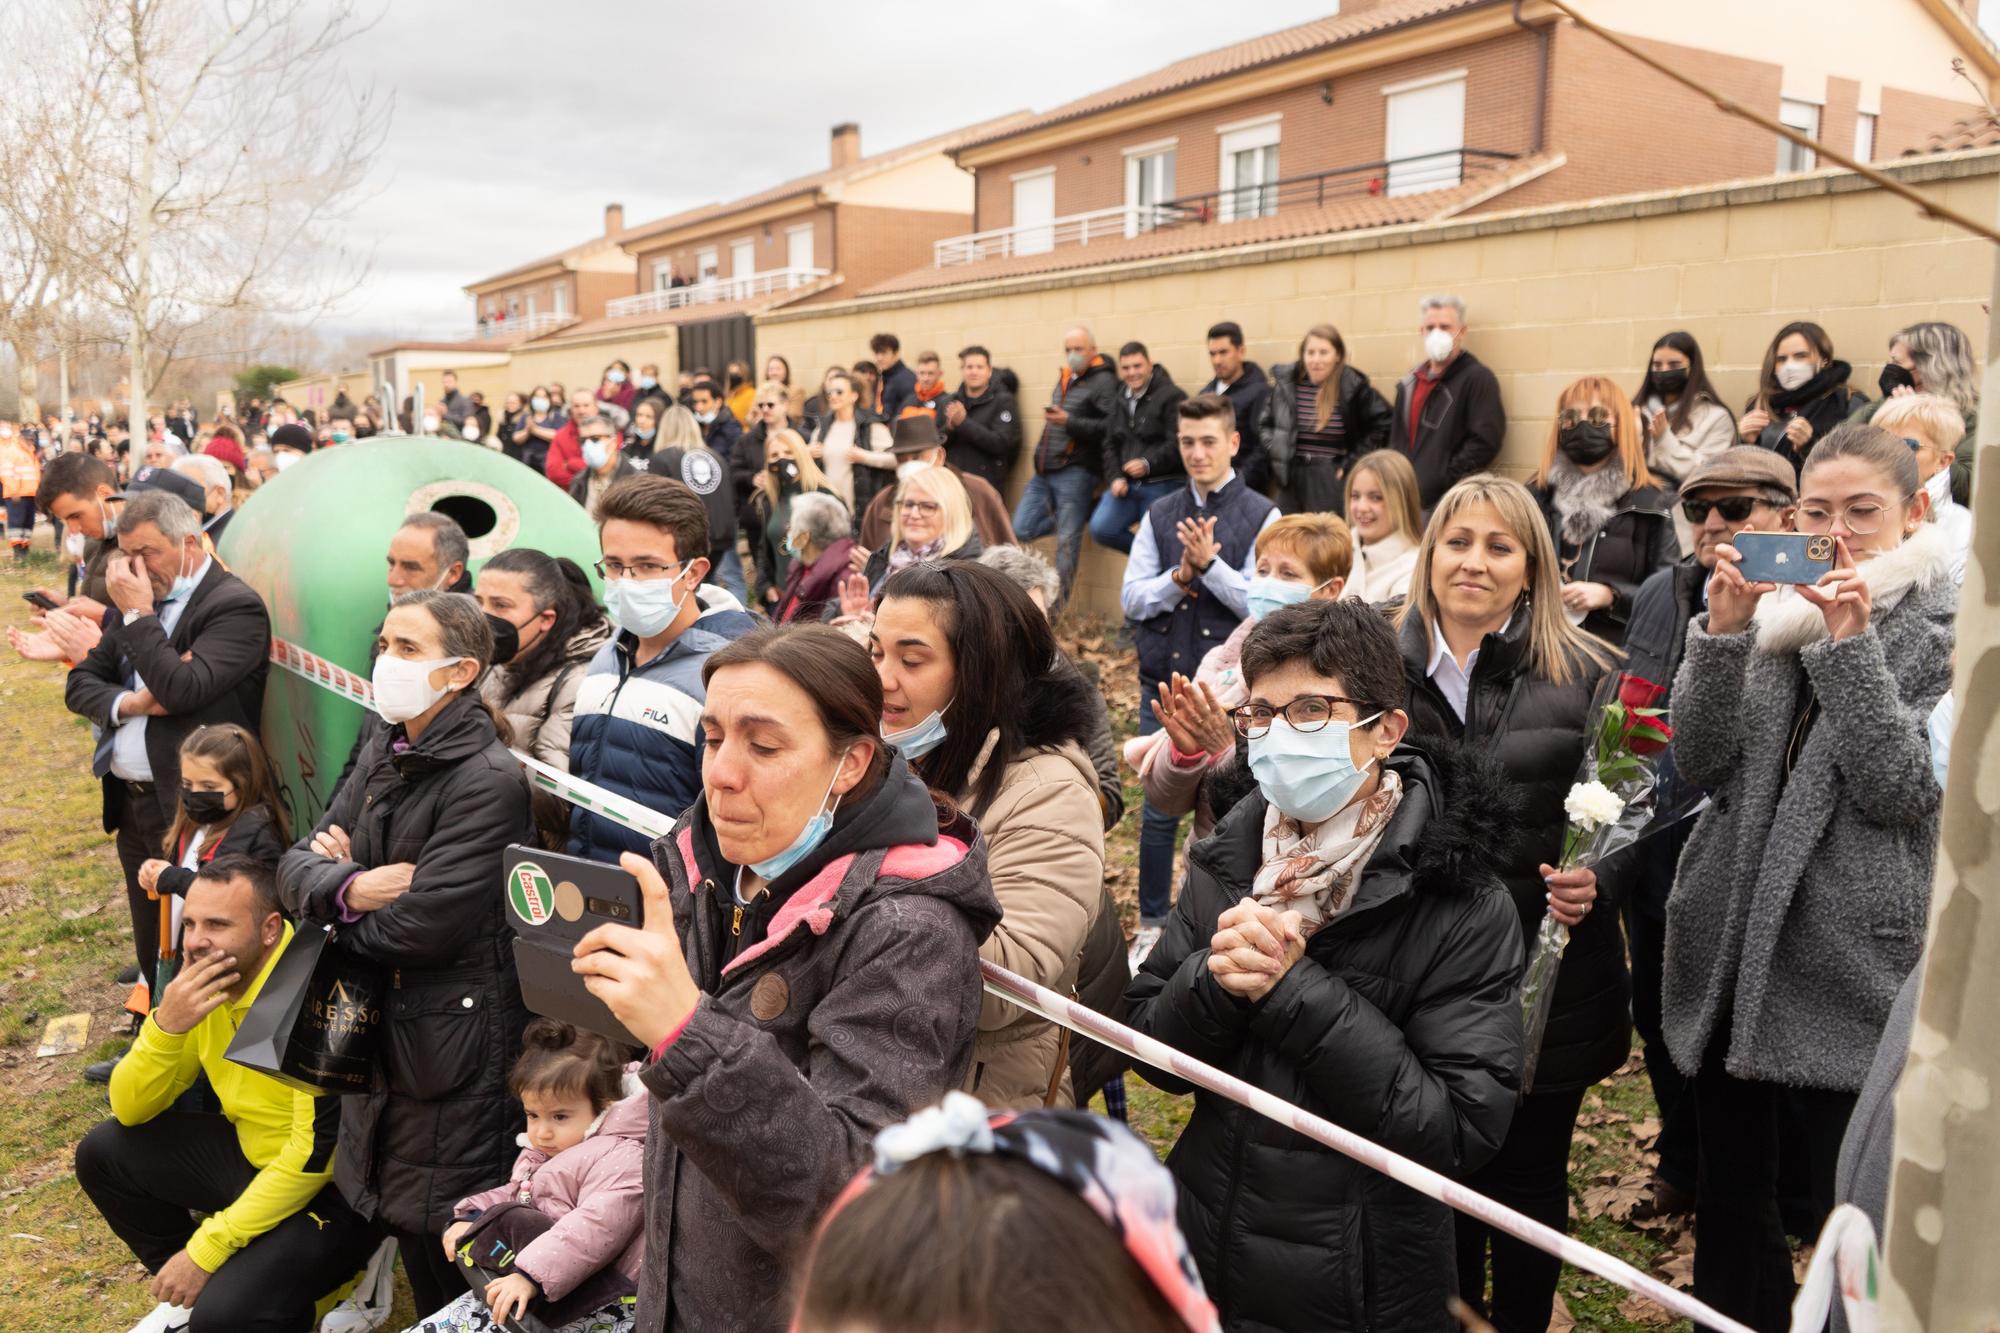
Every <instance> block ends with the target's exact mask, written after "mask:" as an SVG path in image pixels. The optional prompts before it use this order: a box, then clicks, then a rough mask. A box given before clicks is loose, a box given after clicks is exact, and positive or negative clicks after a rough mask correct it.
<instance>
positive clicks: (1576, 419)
mask: <svg viewBox="0 0 2000 1333" xmlns="http://www.w3.org/2000/svg"><path fill="white" fill-rule="evenodd" d="M1612 420H1613V418H1612V415H1611V409H1610V408H1608V407H1593V408H1591V409H1590V411H1588V412H1579V411H1578V410H1577V409H1575V408H1573V407H1565V408H1564V409H1563V410H1562V411H1560V412H1558V413H1556V425H1558V426H1560V427H1562V428H1563V429H1565V430H1567V429H1568V428H1569V427H1571V426H1580V425H1582V424H1583V423H1584V422H1586V421H1588V422H1589V423H1590V424H1591V425H1593V426H1608V425H1610V424H1611V422H1612Z"/></svg>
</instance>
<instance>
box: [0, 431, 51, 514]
mask: <svg viewBox="0 0 2000 1333" xmlns="http://www.w3.org/2000/svg"><path fill="white" fill-rule="evenodd" d="M41 484H42V463H41V460H40V459H39V458H37V457H35V449H34V446H33V445H31V444H29V443H28V442H27V441H26V440H24V439H22V438H21V437H20V436H18V435H16V436H14V437H13V438H12V439H8V440H0V492H4V494H5V495H6V497H7V498H8V499H9V500H32V499H34V498H35V491H36V490H37V489H38V488H39V487H40V486H41Z"/></svg>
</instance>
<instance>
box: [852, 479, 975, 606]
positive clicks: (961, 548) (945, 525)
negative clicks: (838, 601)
mask: <svg viewBox="0 0 2000 1333" xmlns="http://www.w3.org/2000/svg"><path fill="white" fill-rule="evenodd" d="M981 549H982V547H981V544H980V541H979V532H978V529H976V528H975V527H974V526H973V523H972V501H971V500H970V499H968V498H967V496H966V494H965V485H964V483H962V482H961V481H959V479H958V477H957V475H956V474H954V473H953V472H952V470H951V469H950V468H948V467H936V466H932V467H927V468H923V469H921V470H919V471H916V472H912V473H911V474H910V475H909V476H907V477H905V478H903V480H902V483H901V485H900V486H899V487H898V493H897V496H896V521H895V523H894V524H892V525H891V526H890V528H889V540H888V541H886V542H884V543H883V544H882V546H881V548H880V549H878V550H875V551H870V552H866V553H863V552H861V551H860V549H859V548H858V547H857V548H856V556H855V558H856V559H860V558H861V556H862V555H863V554H865V555H866V559H865V560H863V561H862V566H861V572H862V576H863V577H864V578H866V579H867V580H868V595H869V596H870V597H871V598H872V597H876V596H879V595H880V594H881V591H882V584H883V583H884V582H886V581H887V580H888V577H889V576H890V575H891V574H894V573H895V572H896V571H898V570H900V569H907V568H908V567H909V566H911V565H914V564H916V563H918V562H919V561H923V560H976V559H978V558H979V552H980V550H981ZM843 591H845V589H843Z"/></svg>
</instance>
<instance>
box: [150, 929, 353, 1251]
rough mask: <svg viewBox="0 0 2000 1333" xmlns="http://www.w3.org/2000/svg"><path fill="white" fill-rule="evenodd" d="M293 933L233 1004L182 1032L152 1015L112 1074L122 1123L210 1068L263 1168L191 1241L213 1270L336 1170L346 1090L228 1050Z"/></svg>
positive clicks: (225, 1110)
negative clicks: (280, 1072)
mask: <svg viewBox="0 0 2000 1333" xmlns="http://www.w3.org/2000/svg"><path fill="white" fill-rule="evenodd" d="M291 941H292V928H291V927H290V926H289V925H288V926H286V927H285V935H284V938H283V939H282V940H280V941H279V942H278V947H277V948H276V949H273V950H272V951H271V956H270V957H269V958H267V959H265V960H264V968H263V970H262V971H261V972H259V973H258V974H257V979H256V980H255V981H254V982H252V983H251V985H250V988H249V989H248V990H246V991H244V993H243V996H242V998H241V999H239V1000H237V1001H236V1002H235V1003H234V1004H225V1005H223V1006H222V1007H221V1008H219V1009H217V1010H215V1011H214V1012H213V1013H211V1014H209V1016H208V1017H206V1018H204V1019H202V1020H201V1022H200V1023H198V1024H196V1025H195V1028H194V1030H193V1031H192V1032H185V1033H181V1034H179V1035H178V1036H177V1035H175V1034H173V1033H171V1032H168V1031H166V1030H165V1029H164V1028H162V1027H161V1026H160V1024H159V1022H158V1020H157V1019H156V1018H153V1017H148V1018H147V1019H146V1025H145V1026H144V1027H142V1028H141V1029H140V1030H139V1037H138V1040H136V1041H134V1042H133V1043H132V1049H131V1050H130V1051H129V1052H127V1053H126V1055H125V1058H124V1059H122V1060H120V1061H119V1062H118V1066H117V1068H116V1069H114V1070H113V1071H112V1074H111V1114H113V1115H115V1116H117V1117H118V1123H119V1124H121V1125H140V1124H144V1123H145V1122H146V1121H148V1120H151V1119H152V1118H153V1117H154V1116H156V1115H158V1114H159V1113H160V1112H162V1111H164V1110H166V1109H167V1108H168V1107H169V1106H171V1105H172V1104H173V1101H174V1099H175V1098H176V1097H178V1096H180V1095H181V1094H182V1093H183V1092H186V1091H187V1090H188V1089H189V1088H190V1087H192V1086H193V1085H194V1080H195V1075H196V1074H198V1073H206V1074H207V1075H208V1081H209V1084H210V1086H211V1087H213V1088H214V1089H215V1095H216V1097H217V1098H218V1099H220V1100H221V1102H222V1114H223V1115H224V1116H226V1117H228V1119H229V1122H230V1123H231V1124H233V1125H235V1126H236V1143H237V1146H238V1147H240V1148H241V1149H242V1150H243V1156H244V1158H245V1159H246V1160H248V1161H249V1163H250V1165H252V1166H254V1167H256V1168H257V1176H256V1178H255V1179H254V1180H252V1181H251V1182H250V1183H249V1185H248V1186H246V1187H245V1188H244V1190H243V1192H242V1193H241V1194H239V1195H237V1196H236V1201H235V1202H234V1203H231V1204H230V1205H229V1206H228V1207H227V1208H224V1209H223V1210H222V1211H221V1212H218V1213H211V1214H210V1215H209V1217H208V1219H207V1220H206V1221H204V1222H203V1223H202V1224H201V1225H200V1226H199V1227H198V1228H196V1229H195V1233H194V1235H193V1236H192V1237H190V1238H189V1240H188V1243H187V1253H188V1258H190V1259H192V1260H194V1261H195V1263H197V1264H199V1265H200V1266H201V1268H202V1271H204V1272H208V1273H213V1272H214V1271H215V1270H216V1269H218V1268H220V1267H222V1265H223V1263H224V1262H226V1261H227V1260H228V1258H229V1256H230V1255H232V1254H234V1253H236V1252H237V1251H238V1250H240V1249H242V1248H243V1247H244V1246H245V1245H248V1244H249V1243H250V1242H251V1241H253V1240H255V1239H256V1238H257V1237H259V1236H261V1235H263V1234H264V1233H265V1232H267V1231H269V1230H270V1229H271V1228H273V1227H275V1226H277V1225H278V1224H279V1223H280V1222H282V1221H284V1220H285V1219H286V1218H288V1217H290V1216H291V1215H292V1214H293V1213H296V1212H297V1211H299V1209H301V1208H303V1207H305V1206H306V1203H307V1202H308V1201H309V1200H311V1198H312V1197H313V1195H315V1194H317V1193H319V1191H320V1187H321V1186H323V1185H325V1184H326V1182H327V1181H328V1179H330V1178H331V1177H332V1175H333V1145H334V1140H335V1138H336V1137H337V1136H338V1134H339V1131H340V1098H338V1097H335V1096H333V1095H331V1094H327V1095H321V1096H314V1095H313V1094H311V1093H305V1092H297V1091H294V1090H293V1089H291V1088H288V1087H286V1086H285V1085H284V1084H282V1083H280V1082H278V1081H277V1080H276V1079H274V1078H272V1077H270V1076H269V1075H267V1074H260V1073H258V1072H256V1071H255V1070H252V1069H245V1068H244V1067H243V1066H242V1065H238V1064H232V1063H231V1062H230V1061H228V1060H227V1059H225V1058H224V1057H223V1052H224V1051H227V1050H228V1049H229V1043H230V1042H231V1041H233V1040H234V1039H235V1037H236V1028H237V1025H238V1024H239V1023H241V1022H242V1021H243V1015H244V1013H245V1012H247V1011H248V1010H249V1008H250V1005H251V1003H252V1001H254V1000H255V999H256V998H257V993H258V992H259V991H261V990H263V989H264V980H265V978H267V977H269V976H270V975H271V969H272V967H274V966H275V965H276V964H277V961H278V957H279V955H281V954H282V953H283V952H284V951H285V946H286V945H288V944H290V943H291Z"/></svg>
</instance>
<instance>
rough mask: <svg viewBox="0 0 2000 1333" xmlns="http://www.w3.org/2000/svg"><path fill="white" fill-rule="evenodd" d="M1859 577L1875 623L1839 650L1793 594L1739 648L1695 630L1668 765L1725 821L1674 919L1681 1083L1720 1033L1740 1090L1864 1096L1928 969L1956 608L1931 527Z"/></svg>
mask: <svg viewBox="0 0 2000 1333" xmlns="http://www.w3.org/2000/svg"><path fill="white" fill-rule="evenodd" d="M1860 568H1861V571H1862V573H1863V575H1864V577H1865V578H1866V581H1867V583H1868V588H1869V596H1870V601H1871V604H1872V618H1871V621H1870V624H1869V627H1868V628H1867V629H1866V630H1865V631H1863V632H1862V633H1860V634H1857V635H1854V636H1852V637H1850V638H1847V639H1844V640H1842V641H1840V642H1838V643H1835V642H1832V641H1830V640H1829V639H1828V637H1827V633H1826V625H1825V621H1824V619H1823V617H1822V616H1821V614H1820V612H1819V610H1818V609H1817V608H1816V607H1814V606H1812V605H1811V604H1810V603H1808V602H1806V601H1805V599H1804V598H1802V597H1800V596H1798V595H1797V594H1796V593H1794V592H1792V591H1791V590H1789V589H1784V590H1781V591H1780V592H1779V593H1777V594H1774V595H1771V596H1768V597H1766V598H1765V599H1764V603H1763V605H1761V606H1759V608H1758V612H1757V617H1756V620H1755V621H1754V622H1753V623H1752V625H1751V627H1750V628H1749V629H1748V630H1745V631H1744V632H1743V633H1740V634H1723V635H1712V634H1710V633H1709V632H1708V617H1707V616H1706V615H1705V614H1704V615H1700V616H1697V617H1696V618H1695V620H1694V621H1693V623H1692V624H1690V625H1689V626H1688V636H1687V653H1686V656H1685V657H1684V658H1683V660H1682V663H1681V669H1680V674H1679V676H1678V677H1676V678H1675V681H1674V693H1673V699H1674V710H1673V723H1674V749H1673V753H1674V763H1675V765H1676V766H1677V767H1678V768H1679V770H1680V772H1681V773H1682V774H1683V775H1684V776H1686V777H1687V778H1688V779H1689V780H1691V781H1693V782H1695V783H1696V784H1698V785H1700V786H1701V787H1703V788H1705V789H1707V791H1708V792H1709V793H1710V795H1711V797H1712V800H1713V804H1712V805H1711V806H1710V807H1709V809H1708V810H1707V811H1706V812H1705V813H1704V814H1703V815H1702V817H1701V822H1700V823H1699V824H1698V825H1697V826H1696V828H1695V831H1694V835H1693V837H1692V838H1690V839H1689V841H1688V846H1687V850H1686V852H1684V853H1683V854H1682V856H1681V862H1680V867H1679V870H1678V872H1677V874H1676V876H1675V879H1674V888H1673V893H1672V895H1671V897H1670V898H1669V899H1668V902H1667V955H1666V972H1665V977H1664V981H1663V990H1664V1006H1665V1021H1664V1024H1663V1026H1664V1028H1665V1035H1666V1039H1667V1048H1668V1050H1669V1052H1670V1053H1671V1054H1672V1055H1673V1059H1674V1063H1675V1064H1676V1065H1677V1066H1679V1067H1680V1069H1681V1070H1682V1071H1683V1072H1684V1073H1687V1074H1694V1073H1695V1072H1696V1071H1697V1069H1698V1068H1699V1066H1700V1065H1701V1062H1702V1057H1703V1054H1704V1052H1705V1051H1706V1050H1707V1049H1708V1045H1709V1042H1710V1040H1711V1038H1712V1036H1713V1035H1714V1033H1715V1029H1716V1025H1717V1024H1718V1023H1721V1022H1727V1023H1729V1025H1730V1026H1729V1032H1728V1047H1727V1054H1726V1056H1725V1059H1724V1067H1725V1068H1726V1069H1727V1070H1728V1071H1729V1072H1730V1073H1731V1074H1734V1075H1735V1076H1736V1077H1738V1078H1744V1079H1754V1080H1757V1081H1760V1082H1769V1083H1781V1084H1788V1085H1791V1086H1796V1087H1808V1088H1826V1089H1832V1090H1836V1091H1848V1092H1852V1091H1855V1090H1857V1089H1859V1088H1860V1087H1861V1084H1862V1081H1863V1080H1864V1079H1865V1078H1866V1077H1867V1074H1868V1066H1869V1062H1870V1061H1871V1060H1872V1059H1873V1058H1874V1055H1875V1047H1876V1044H1877V1043H1878V1042H1879V1041H1880V1039H1881V1036H1882V1027H1883V1024H1884V1023H1885V1022H1887V1020H1888V1016H1889V1007H1890V1005H1891V1004H1892V1003H1893V1002H1894V1001H1895V998H1896V992H1897V989H1898V988H1899V987H1900V986H1901V985H1902V983H1903V979H1904V978H1905V977H1906V976H1908V975H1909V972H1910V969H1911V968H1912V967H1914V966H1915V965H1916V962H1917V958H1918V955H1919V954H1920V953H1921V952H1922V950H1923V944H1924V931H1925V925H1926V921H1927V918H1928V914H1929V908H1930V895H1931V870H1932V865H1933V861H1934V859H1935V856H1936V852H1937V841H1938V812H1939V796H1940V793H1939V791H1938V787H1937V783H1936V781H1935V780H1934V779H1933V778H1932V776H1931V768H1930V746H1929V743H1928V741H1927V739H1926V735H1925V723H1926V721H1927V719H1928V718H1929V716H1930V712H1931V709H1932V708H1933V707H1935V706H1936V704H1937V701H1938V699H1939V697H1940V696H1942V695H1943V694H1944V692H1945V691H1946V690H1947V689H1949V688H1950V686H1951V650H1952V621H1953V616H1954V614H1955V612H1956V609H1957V605H1958V593H1957V589H1956V588H1955V587H1954V586H1953V584H1952V581H1951V578H1950V576H1949V573H1948V570H1947V551H1946V543H1945V542H1944V540H1943V538H1942V536H1941V534H1940V533H1939V532H1938V530H1937V528H1936V526H1935V525H1933V524H1928V523H1927V524H1925V525H1923V526H1922V527H1921V528H1919V529H1918V531H1917V533H1916V535H1915V536H1913V537H1911V538H1909V539H1908V540H1906V541H1905V542H1904V543H1903V544H1902V545H1901V546H1899V547H1897V548H1895V549H1894V550H1891V551H1887V552H1884V553H1883V554H1881V555H1879V556H1876V557H1875V558H1874V559H1872V560H1869V561H1866V562H1865V563H1864V564H1862V565H1861V567H1860ZM1808 692H1811V698H1812V700H1814V701H1816V702H1817V705H1818V710H1819V711H1818V714H1817V716H1816V717H1815V718H1814V719H1813V720H1812V722H1811V725H1810V728H1809V730H1808V731H1807V732H1806V735H1805V741H1804V744H1803V746H1801V747H1799V748H1798V751H1797V753H1796V755H1795V756H1793V755H1792V754H1791V751H1792V748H1793V738H1794V735H1795V733H1796V729H1797V727H1798V724H1799V723H1800V721H1801V718H1802V714H1803V713H1804V710H1805V708H1806V705H1807V703H1808V701H1809V700H1808ZM1788 763H1789V775H1788V773H1787V767H1788Z"/></svg>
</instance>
